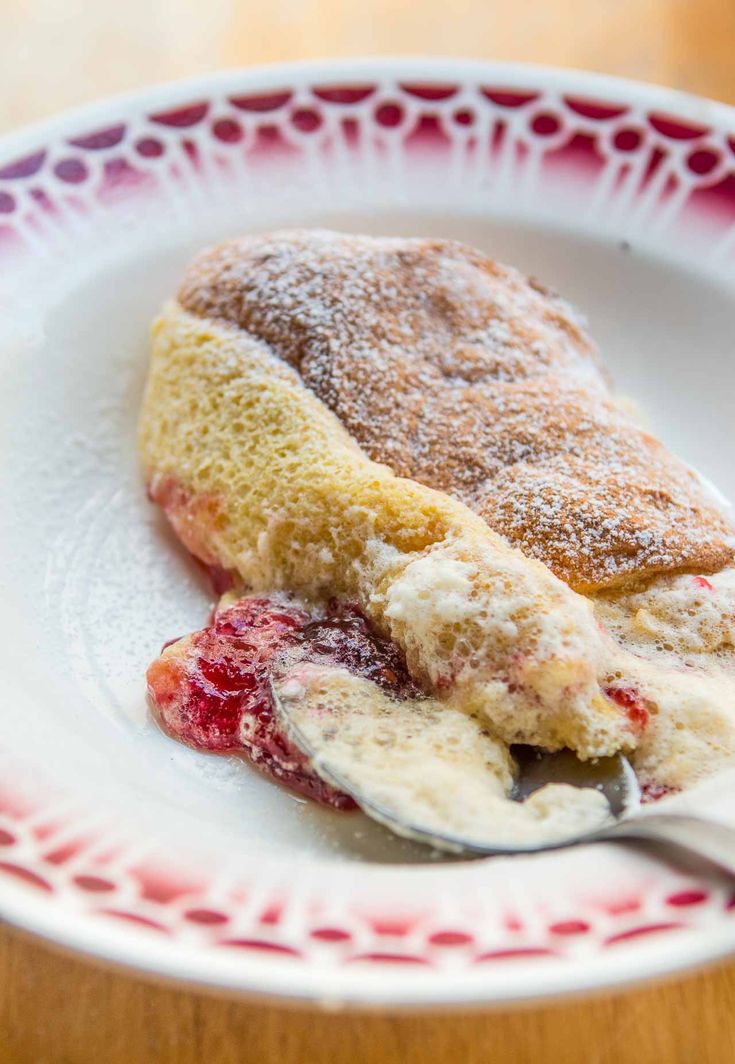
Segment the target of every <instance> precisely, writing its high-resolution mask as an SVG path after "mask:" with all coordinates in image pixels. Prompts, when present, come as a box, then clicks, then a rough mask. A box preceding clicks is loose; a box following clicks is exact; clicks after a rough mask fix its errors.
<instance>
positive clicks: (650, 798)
mask: <svg viewBox="0 0 735 1064" xmlns="http://www.w3.org/2000/svg"><path fill="white" fill-rule="evenodd" d="M674 793H676V792H675V791H674V790H673V789H672V788H671V787H666V786H664V784H663V783H644V784H642V785H641V803H642V804H643V805H647V804H648V802H657V801H659V799H660V798H665V797H666V795H667V794H674Z"/></svg>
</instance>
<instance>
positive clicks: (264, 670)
mask: <svg viewBox="0 0 735 1064" xmlns="http://www.w3.org/2000/svg"><path fill="white" fill-rule="evenodd" d="M169 646H170V649H169V650H168V652H167V653H163V654H162V655H161V657H159V658H158V659H157V660H156V661H154V662H153V664H152V665H151V667H150V668H149V670H148V690H149V693H150V696H151V700H152V702H153V705H154V707H155V708H156V710H157V711H158V713H159V715H160V718H161V721H162V723H163V725H164V726H165V728H166V730H167V731H168V732H170V733H171V734H172V735H174V736H175V737H176V738H177V739H180V740H181V741H183V742H185V743H187V744H188V745H189V746H193V747H195V748H196V749H198V750H207V751H215V752H218V753H232V752H234V751H244V752H245V753H246V754H247V755H248V757H249V758H250V759H251V760H252V761H253V763H254V764H256V765H257V766H258V767H259V768H261V769H262V770H263V771H265V772H266V773H268V774H269V775H271V776H273V777H275V778H276V779H278V780H280V781H281V782H282V783H285V784H286V785H287V786H289V787H290V788H291V789H292V790H295V791H297V792H299V793H300V794H304V795H306V796H307V797H309V798H313V799H315V800H316V801H319V802H322V803H324V804H326V805H331V806H333V807H335V808H337V809H353V808H355V803H354V801H353V800H352V799H351V798H350V797H349V796H348V795H346V794H343V793H341V792H340V791H337V790H335V789H334V788H333V787H330V786H328V785H327V784H325V783H324V782H323V781H322V780H320V779H319V777H318V776H316V775H315V773H314V772H313V771H312V770H311V768H310V766H309V763H308V761H307V759H306V758H305V757H304V755H303V754H302V753H301V751H300V750H298V749H297V748H296V747H295V746H294V745H293V743H291V741H290V740H289V739H288V737H287V736H286V734H285V733H284V732H283V730H282V728H281V727H280V725H279V723H278V721H277V719H276V716H275V712H274V706H273V699H272V696H271V692H270V687H269V683H268V680H269V678H270V676H271V674H272V671H273V668H274V666H275V665H276V664H277V662H278V661H279V660H280V659H281V658H282V657H283V655H284V654H285V653H288V654H289V659H292V658H295V659H298V660H306V661H313V662H324V663H325V664H331V665H340V666H343V667H345V668H348V669H349V670H350V671H351V672H353V673H356V674H357V675H360V676H364V677H366V678H367V679H369V680H372V681H374V682H375V683H378V684H379V685H380V686H381V687H383V688H384V689H386V690H387V691H389V692H391V693H393V694H394V695H395V696H396V697H408V696H409V695H412V694H413V695H415V694H416V693H417V691H416V688H415V687H414V685H413V683H412V681H411V679H410V677H409V675H408V672H407V671H406V666H405V662H404V661H403V659H402V657H401V654H400V652H399V650H398V648H397V647H396V646H395V645H394V644H393V643H391V642H389V641H387V640H384V639H381V638H380V636H378V635H377V634H376V633H375V632H373V631H372V629H371V628H370V626H369V625H368V623H367V621H366V619H365V617H364V616H363V615H362V613H361V612H360V610H359V609H358V608H357V607H356V606H349V605H344V604H338V603H332V604H330V606H329V607H328V609H327V610H326V612H325V613H324V615H319V616H316V615H310V614H309V613H307V612H306V611H305V610H304V609H302V608H300V607H298V606H296V605H294V604H293V603H290V602H288V600H286V599H285V598H281V599H278V598H265V597H263V598H246V599H241V600H239V601H238V602H236V603H234V604H233V605H232V606H230V607H228V608H226V609H224V610H220V611H218V612H216V613H215V615H214V617H213V620H212V623H211V624H210V625H209V626H208V627H206V628H204V629H202V631H200V632H196V633H195V634H194V635H192V636H188V637H187V638H185V639H183V640H179V641H178V642H176V643H174V644H172V645H169ZM164 649H165V648H164Z"/></svg>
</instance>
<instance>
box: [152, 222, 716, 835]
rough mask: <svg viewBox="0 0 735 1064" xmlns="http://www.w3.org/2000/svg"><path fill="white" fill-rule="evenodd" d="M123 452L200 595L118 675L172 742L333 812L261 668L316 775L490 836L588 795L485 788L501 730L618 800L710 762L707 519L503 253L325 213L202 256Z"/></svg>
mask: <svg viewBox="0 0 735 1064" xmlns="http://www.w3.org/2000/svg"><path fill="white" fill-rule="evenodd" d="M140 451H141V457H142V464H143V470H144V475H145V479H146V483H147V486H148V491H149V494H150V497H151V498H152V499H153V501H154V502H156V503H158V504H159V505H160V506H161V507H162V509H163V510H164V512H165V514H166V516H167V518H168V520H169V521H170V522H171V525H172V526H173V528H174V530H175V531H176V533H177V535H178V536H179V538H180V539H181V541H182V543H183V544H184V545H185V546H186V548H187V549H188V550H189V551H190V552H191V553H192V554H193V555H194V556H195V557H196V558H197V559H199V561H200V562H202V563H203V564H204V565H206V566H207V567H209V569H210V572H211V574H212V577H213V582H214V585H215V588H216V590H217V591H218V593H222V598H221V599H220V601H219V603H218V605H217V606H216V608H215V610H214V612H213V616H212V617H211V619H210V623H209V624H207V625H206V626H205V627H204V628H203V629H202V630H201V631H200V632H197V633H195V634H193V635H191V636H187V637H185V638H183V639H180V640H177V641H175V642H173V643H171V644H170V645H168V646H166V647H165V648H164V650H163V652H162V653H161V655H160V656H159V657H158V658H157V659H156V660H155V661H154V662H153V664H152V665H151V666H150V669H149V671H148V687H149V692H150V697H151V700H152V703H153V706H154V708H155V710H156V711H157V713H158V715H159V717H160V719H161V721H162V723H163V725H164V726H165V728H166V729H167V730H168V731H169V732H171V733H172V734H173V735H174V736H176V737H177V738H179V739H182V740H183V741H184V742H187V743H189V744H191V745H193V746H195V747H197V748H200V749H205V750H212V751H219V752H233V751H244V752H245V753H246V754H247V755H248V756H249V757H250V759H251V760H252V761H253V763H254V764H256V765H257V766H259V767H260V768H261V769H263V770H264V771H266V772H268V773H270V774H271V775H272V776H273V777H275V778H276V779H278V780H280V781H281V782H283V783H285V784H286V785H288V786H290V787H292V788H294V789H296V790H298V791H299V792H301V793H303V794H306V795H308V796H310V797H312V798H315V799H317V800H320V801H323V802H325V803H326V804H329V805H332V806H335V807H338V808H350V807H352V806H353V805H354V802H353V800H352V799H351V798H350V797H349V796H348V795H347V794H345V793H343V792H342V791H340V790H339V789H337V788H335V787H334V786H333V785H332V783H333V781H332V775H330V773H326V772H323V771H320V761H319V759H318V758H313V757H308V756H306V754H305V753H304V752H303V751H302V749H300V747H299V746H298V745H297V744H295V743H294V741H293V739H292V737H290V736H289V735H288V734H287V733H286V732H285V731H284V729H283V726H282V722H281V721H280V720H279V718H278V716H277V714H276V713H275V710H274V700H273V692H272V684H273V682H274V677H276V678H278V679H279V682H281V681H282V682H283V683H284V685H285V686H284V690H285V691H286V693H287V694H288V692H289V690H291V691H293V690H295V689H297V688H298V690H299V691H300V692H301V694H302V695H303V694H304V692H307V694H308V699H309V700H310V704H311V705H312V708H313V709H314V713H313V714H312V717H311V718H309V719H310V721H311V725H312V739H313V742H314V743H316V744H317V746H320V745H321V746H324V745H325V744H326V745H328V746H329V750H330V756H331V757H332V758H333V759H334V758H337V759H338V761H339V764H340V765H341V766H342V770H343V775H344V774H346V775H347V776H349V775H350V772H352V771H353V770H354V771H355V772H356V773H357V777H358V778H359V779H360V780H361V781H362V782H363V783H364V784H365V786H367V787H368V788H369V790H370V793H372V794H379V795H381V796H383V797H385V796H386V795H387V796H389V798H390V800H391V801H393V802H398V803H399V804H401V803H402V804H401V808H404V809H405V810H406V811H407V814H406V815H407V818H408V819H410V815H411V814H412V813H413V811H415V810H417V809H418V810H419V811H420V814H421V816H422V817H423V819H424V820H425V821H426V820H428V821H430V822H431V823H432V824H433V825H435V826H436V827H437V830H439V829H440V828H446V827H447V826H449V827H451V829H452V830H455V831H460V830H462V829H463V828H464V829H466V830H474V828H475V827H476V826H478V825H481V824H482V823H483V821H486V820H488V819H492V820H493V822H496V823H498V824H502V825H504V830H505V831H506V833H507V835H508V837H511V838H512V837H518V838H521V837H526V836H528V835H529V834H530V835H539V836H542V835H548V836H552V835H553V834H554V833H555V832H561V831H562V830H566V829H567V827H568V825H569V822H570V818H574V820H575V823H579V824H585V823H588V822H589V823H592V822H594V821H595V820H599V818H600V817H601V816H604V805H605V803H604V799H603V798H602V796H601V795H599V794H597V793H596V792H594V791H580V790H576V789H574V788H570V787H566V786H562V785H550V786H549V787H547V788H544V789H543V791H540V792H538V793H537V794H535V795H532V796H531V797H530V798H528V799H527V800H526V801H524V802H517V801H514V800H513V799H512V788H513V778H514V746H515V745H516V744H524V745H528V746H532V747H537V748H540V749H543V750H549V751H554V750H560V749H563V748H566V749H569V750H572V751H574V752H575V753H576V755H577V756H578V757H579V758H581V759H583V760H588V759H594V758H599V757H605V756H608V755H612V754H615V753H617V752H623V753H625V754H626V755H627V756H628V757H629V758H630V761H631V763H632V765H633V767H634V770H635V772H636V774H637V776H638V779H639V781H640V784H641V788H642V792H643V795H644V797H647V798H657V797H660V796H662V795H664V794H666V793H669V792H671V791H676V790H679V789H681V788H683V787H687V786H689V785H691V784H692V783H694V782H696V781H697V780H699V779H700V778H702V777H703V776H704V775H707V774H709V773H711V772H713V771H716V770H717V769H718V768H720V767H722V766H724V765H725V764H728V763H731V762H732V761H733V758H734V757H735V568H734V567H733V555H734V554H735V533H734V531H733V527H732V525H731V524H730V522H729V520H728V518H727V516H726V515H725V514H724V513H723V512H722V510H721V509H720V507H719V505H718V503H717V501H716V500H715V499H714V497H713V496H712V495H711V494H710V492H709V491H708V489H707V488H706V486H705V485H704V484H703V483H702V481H701V480H700V478H699V477H698V476H697V475H696V474H695V473H694V472H693V471H692V470H690V469H689V468H688V467H686V466H685V465H684V464H682V463H681V462H679V461H678V460H677V459H676V458H674V457H673V456H672V455H671V454H670V453H669V452H668V451H667V450H666V448H665V447H664V446H663V445H662V444H661V443H660V442H659V441H657V440H656V439H655V438H654V437H653V436H652V435H650V434H649V433H648V432H646V431H645V429H643V428H642V427H641V426H640V425H639V424H638V423H637V421H636V416H635V414H634V412H633V411H632V408H631V406H630V404H629V403H627V402H625V401H624V400H622V399H621V398H620V397H619V396H618V395H616V393H615V392H614V390H613V389H612V386H611V383H610V381H609V379H608V377H607V375H606V373H605V370H604V368H603V366H602V363H601V362H600V359H599V356H598V354H597V351H596V349H595V347H594V345H593V343H592V341H591V340H590V338H589V336H588V335H587V332H586V330H585V327H584V324H583V323H582V321H581V320H580V318H579V317H578V315H577V314H576V313H575V311H574V310H573V309H572V308H571V307H570V306H569V305H568V304H567V303H566V302H565V301H564V300H562V299H561V298H559V297H558V296H557V295H555V294H554V293H552V292H550V291H549V290H548V289H546V288H545V287H543V286H542V285H541V284H539V283H538V282H536V281H534V280H529V279H527V278H525V277H523V276H522V275H521V274H519V273H518V272H517V271H516V270H514V269H511V268H509V267H506V266H501V265H499V264H497V263H495V262H493V261H491V260H490V259H488V258H486V257H485V256H484V255H482V254H481V253H480V252H478V251H475V250H473V249H471V248H468V247H466V246H464V245H461V244H458V243H453V242H449V241H441V240H418V239H416V240H406V239H387V238H386V239H378V238H372V237H363V236H347V235H342V234H337V233H332V232H326V231H288V232H277V233H274V234H269V235H264V236H249V237H244V238H242V239H238V240H233V241H230V242H228V243H225V244H222V245H220V246H218V247H216V248H214V249H211V250H209V251H206V252H205V253H204V254H202V255H201V256H199V257H198V258H197V259H196V260H195V261H194V262H193V263H192V265H191V266H190V267H189V269H188V271H187V272H186V274H185V276H184V279H183V282H182V284H181V286H180V289H179V291H178V294H177V297H176V299H175V300H174V301H172V302H170V303H168V304H167V305H166V306H165V307H164V308H163V310H162V312H161V315H160V317H159V318H158V320H157V321H156V323H155V325H154V328H153V345H152V356H151V366H150V372H149V378H148V382H147V387H146V392H145V397H144V401H143V407H142V412H141V419H140ZM357 789H358V790H359V788H357ZM386 800H388V799H387V798H386ZM478 830H479V827H478Z"/></svg>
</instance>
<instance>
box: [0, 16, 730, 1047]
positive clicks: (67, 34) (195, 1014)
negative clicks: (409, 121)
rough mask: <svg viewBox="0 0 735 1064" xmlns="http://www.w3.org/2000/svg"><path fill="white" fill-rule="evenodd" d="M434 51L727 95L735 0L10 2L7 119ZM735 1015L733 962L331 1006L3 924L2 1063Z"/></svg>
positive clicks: (602, 1028)
mask: <svg viewBox="0 0 735 1064" xmlns="http://www.w3.org/2000/svg"><path fill="white" fill-rule="evenodd" d="M427 52H428V53H434V54H442V55H469V56H476V57H486V58H496V59H513V60H529V61H533V62H543V63H550V64H558V65H563V66H576V67H582V68H586V69H592V70H600V71H605V72H609V73H615V74H622V75H625V76H627V77H634V78H640V79H644V80H648V81H657V82H661V83H663V84H666V85H671V86H673V87H675V88H680V89H687V90H689V91H692V92H699V93H702V94H703V95H707V96H712V97H715V98H719V99H722V100H726V101H729V102H735V60H734V59H733V56H734V55H735V4H734V3H733V2H732V0H523V2H515V3H504V2H501V0H453V3H451V4H448V3H446V0H420V2H419V0H362V2H357V0H269V2H265V3H256V2H254V0H124V2H122V3H121V2H117V3H113V2H112V0H97V2H96V3H89V2H88V0H0V131H4V130H7V129H10V128H12V127H14V126H17V125H19V124H21V123H25V122H29V121H33V120H36V119H38V118H41V117H43V116H44V115H46V114H49V113H51V112H53V111H56V110H59V109H61V108H64V107H67V106H72V105H75V104H79V103H83V102H86V101H88V100H92V99H94V98H96V97H100V96H106V95H109V94H110V93H114V92H120V91H124V90H127V89H132V88H136V87H139V86H141V85H144V84H147V83H151V82H160V81H165V80H168V79H171V78H176V77H183V76H186V75H190V74H196V73H202V72H206V71H208V70H213V69H217V68H220V67H228V66H237V65H240V64H245V65H247V64H252V63H256V62H263V61H276V60H285V59H294V58H304V57H319V56H352V55H361V54H362V55H364V54H388V53H393V54H421V53H427ZM733 1016H735V965H730V966H727V967H724V968H720V969H717V970H713V971H710V972H708V973H706V974H700V975H695V976H689V977H687V978H686V979H679V980H677V981H674V982H671V983H668V984H666V985H662V986H660V987H653V988H650V987H648V988H645V989H636V990H633V991H629V992H627V993H624V994H618V995H613V996H607V997H603V998H595V999H591V1000H588V1001H581V1002H572V1003H566V1004H562V1005H557V1006H553V1007H549V1008H544V1009H534V1010H521V1011H512V1012H503V1013H485V1014H479V1013H473V1014H466V1015H447V1016H428V1015H426V1016H389V1015H385V1014H384V1015H374V1014H373V1015H368V1014H362V1015H359V1014H353V1013H349V1014H344V1013H342V1014H333V1015H324V1014H320V1013H316V1012H312V1011H306V1010H299V1009H283V1008H275V1007H272V1006H268V1005H262V1004H252V1003H251V1004H248V1003H242V1002H238V1001H227V1000H223V999H218V998H214V997H209V996H206V995H201V994H196V993H188V992H185V991H181V990H176V989H172V988H170V987H161V986H157V985H154V984H152V983H150V982H146V981H144V980H142V979H139V978H136V977H134V976H131V975H129V974H126V973H119V972H112V971H104V970H102V969H99V968H97V967H95V966H94V965H92V964H90V963H89V962H87V961H83V960H78V959H75V958H72V957H70V956H65V955H61V954H57V953H55V952H52V951H51V950H50V949H49V948H48V947H46V946H44V945H41V944H40V943H37V942H35V941H31V940H30V939H26V938H25V937H23V936H21V935H20V934H18V933H17V932H14V931H11V930H10V929H7V928H3V927H0V1064H57V1062H58V1064H88V1062H95V1064H96V1062H100V1064H131V1062H134V1064H139V1062H140V1064H145V1062H148V1061H151V1062H156V1064H169V1062H171V1064H173V1062H176V1064H195V1062H196V1064H200V1062H206V1064H209V1062H212V1064H230V1062H233V1064H234V1062H240V1061H247V1062H263V1064H276V1062H278V1064H322V1062H324V1064H341V1062H343V1061H344V1062H348V1061H349V1062H350V1064H378V1062H379V1064H393V1062H400V1064H414V1062H417V1064H418V1062H419V1061H420V1062H421V1064H425V1062H426V1061H427V1060H429V1061H430V1062H431V1064H450V1062H451V1064H455V1062H456V1064H475V1062H480V1061H482V1062H483V1064H484V1062H493V1064H526V1062H528V1064H556V1062H559V1064H577V1062H579V1064H608V1062H609V1064H613V1062H614V1064H627V1062H635V1064H654V1062H655V1064H667V1062H673V1064H677V1062H682V1064H688V1062H690V1061H698V1062H703V1064H709V1062H715V1064H718V1062H723V1064H725V1062H732V1061H734V1060H735V1020H733V1019H732V1017H733Z"/></svg>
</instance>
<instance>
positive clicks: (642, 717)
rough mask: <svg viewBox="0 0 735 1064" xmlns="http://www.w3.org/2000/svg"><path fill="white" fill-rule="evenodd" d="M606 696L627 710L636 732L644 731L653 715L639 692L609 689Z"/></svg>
mask: <svg viewBox="0 0 735 1064" xmlns="http://www.w3.org/2000/svg"><path fill="white" fill-rule="evenodd" d="M605 694H606V695H607V697H608V698H611V699H612V700H613V702H615V703H616V704H617V705H618V706H620V708H621V709H624V710H625V715H626V716H627V718H628V720H629V721H630V723H631V725H632V726H633V728H634V729H635V730H636V731H639V732H641V731H643V729H644V728H645V727H646V725H647V724H648V721H649V718H650V716H651V714H650V713H649V711H648V707H647V706H646V704H645V702H643V701H642V699H641V698H640V696H639V694H638V692H637V691H634V690H633V688H632V687H607V688H606V689H605Z"/></svg>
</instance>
